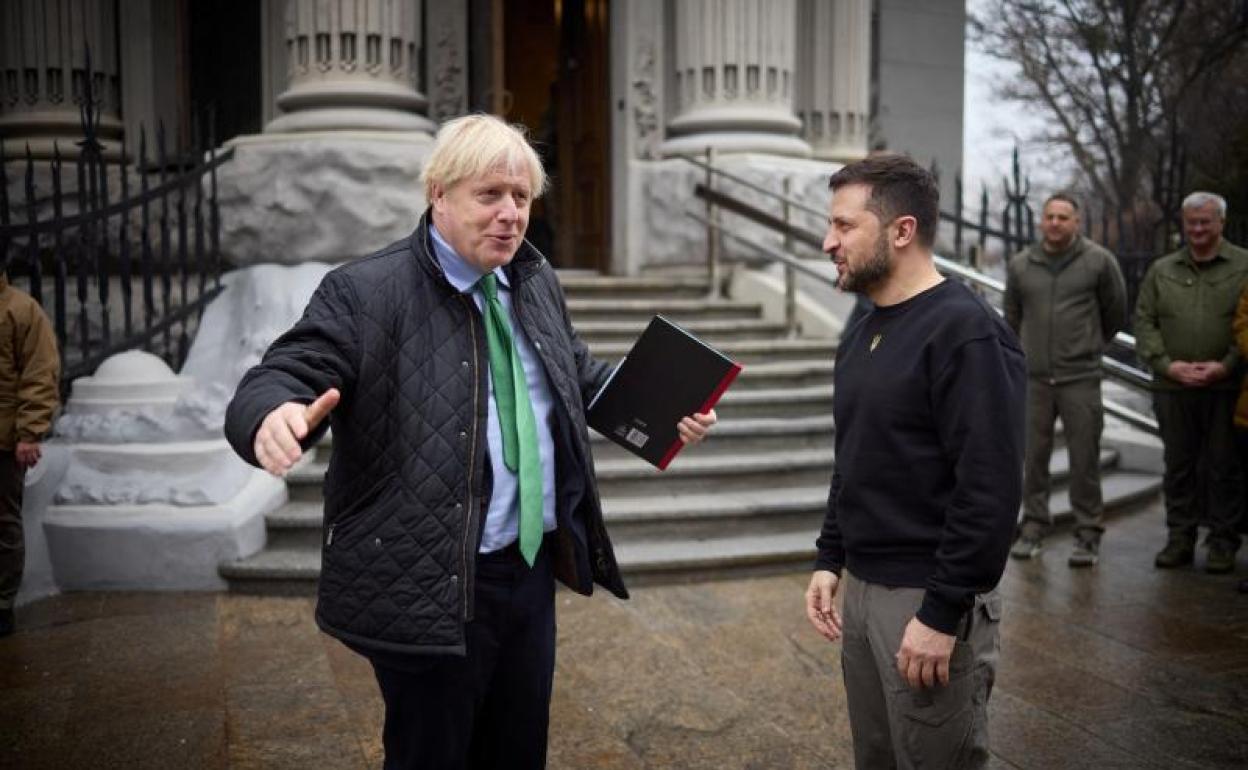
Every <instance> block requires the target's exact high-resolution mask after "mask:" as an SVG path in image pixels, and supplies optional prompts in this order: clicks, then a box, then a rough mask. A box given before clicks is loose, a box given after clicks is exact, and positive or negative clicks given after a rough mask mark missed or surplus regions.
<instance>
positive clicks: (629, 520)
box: [602, 469, 830, 543]
mask: <svg viewBox="0 0 1248 770" xmlns="http://www.w3.org/2000/svg"><path fill="white" fill-rule="evenodd" d="M829 474H830V469H829ZM828 482H829V479H824V480H822V481H815V482H813V483H809V484H805V485H802V486H784V487H759V488H755V489H748V490H736V491H733V492H720V491H705V492H691V493H680V494H668V495H654V494H646V495H644V496H637V497H614V498H606V497H604V498H603V501H602V505H603V517H604V518H605V519H606V522H607V529H608V530H609V531H610V532H611V538H612V542H615V543H626V542H629V541H632V540H646V539H656V540H659V539H668V540H690V539H693V540H697V539H705V538H708V537H715V536H723V535H724V534H725V533H729V532H731V533H733V534H746V533H750V532H753V533H756V534H760V535H765V534H771V533H775V532H777V531H788V530H793V529H800V530H802V531H812V529H813V530H814V531H817V530H818V529H819V526H820V524H821V522H822V521H823V515H824V513H825V512H826V510H827V504H828Z"/></svg>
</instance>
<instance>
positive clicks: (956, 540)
mask: <svg viewBox="0 0 1248 770" xmlns="http://www.w3.org/2000/svg"><path fill="white" fill-rule="evenodd" d="M831 188H832V191H833V192H832V204H831V211H830V216H829V220H828V233H827V236H826V237H825V238H824V242H823V250H824V251H825V252H826V253H828V254H829V255H830V256H831V257H832V261H833V262H834V263H835V264H836V266H837V270H838V274H839V278H838V286H839V288H841V289H842V290H845V291H853V292H859V293H862V294H866V295H867V296H868V297H870V299H871V301H872V302H873V303H874V304H875V309H874V310H873V311H872V312H871V313H869V314H868V315H867V316H866V317H865V318H863V319H862V320H861V321H859V322H858V323H857V324H855V325H854V326H853V327H852V328H850V329H847V330H846V332H845V334H844V336H843V337H842V339H841V343H840V347H839V349H838V351H837V356H836V373H835V388H836V390H835V395H834V396H833V412H834V413H835V417H836V466H835V470H834V471H833V475H832V488H831V491H830V492H829V495H828V513H827V517H826V518H825V520H824V524H823V531H822V533H821V534H820V536H819V539H818V541H817V546H818V549H819V556H818V560H817V561H816V564H815V572H814V575H813V576H812V577H811V581H810V587H809V588H808V589H807V591H806V614H807V616H808V617H809V619H810V622H811V623H812V624H813V625H814V626H815V629H816V630H818V631H819V633H821V634H823V635H824V636H825V637H827V638H828V639H829V640H836V639H842V638H843V641H842V648H841V662H842V669H843V672H844V677H845V689H846V695H847V701H848V707H849V722H850V730H851V732H852V734H853V739H854V759H855V763H856V765H857V766H858V767H859V768H879V767H897V768H910V767H918V766H923V767H927V766H929V763H930V766H931V767H958V768H966V767H983V766H986V764H987V761H988V734H987V702H988V695H989V693H990V692H991V689H992V682H993V677H994V673H995V669H996V659H997V651H998V648H999V629H998V623H999V620H1000V617H1001V602H1000V598H999V597H998V596H997V595H996V593H995V591H994V589H995V588H996V585H997V582H998V581H999V580H1000V578H1001V573H1002V571H1003V570H1004V569H1005V562H1006V556H1007V554H1008V552H1009V548H1010V539H1011V535H1012V534H1013V531H1014V524H1015V521H1016V519H1017V517H1018V509H1019V503H1020V501H1021V499H1022V468H1023V435H1024V432H1023V426H1024V404H1025V403H1026V401H1025V393H1026V378H1027V373H1026V366H1025V363H1024V359H1023V353H1022V350H1021V348H1020V347H1019V343H1018V339H1017V338H1016V337H1015V335H1014V332H1012V331H1011V330H1010V328H1009V327H1008V326H1007V325H1006V324H1005V322H1004V321H1003V320H1002V319H1001V318H1000V317H999V316H998V315H997V314H996V313H995V312H994V311H993V310H992V309H991V308H990V307H989V306H988V305H987V304H986V303H984V302H983V300H981V299H980V298H979V297H977V296H976V295H975V294H973V293H972V292H971V291H970V290H969V289H967V288H966V287H965V286H963V285H962V284H960V283H957V282H955V281H947V280H945V279H944V278H942V277H941V275H940V274H939V273H938V272H937V271H936V268H935V265H934V264H933V261H932V242H933V240H934V239H935V235H936V225H937V220H938V217H939V208H938V207H939V193H938V191H937V188H936V183H935V180H934V179H933V178H932V175H931V174H930V173H928V172H927V171H925V170H924V169H923V168H922V167H920V166H918V165H916V164H915V163H914V162H913V161H911V160H910V159H909V158H905V157H902V156H896V155H877V156H872V157H869V158H867V159H865V160H863V161H859V162H857V163H853V164H850V165H848V166H846V167H845V168H843V169H841V170H840V171H838V172H837V173H836V174H834V175H833V176H832V180H831ZM838 592H839V593H841V594H843V597H844V606H843V608H842V612H838V611H837V610H836V609H835V607H834V599H835V596H836V594H837V593H838Z"/></svg>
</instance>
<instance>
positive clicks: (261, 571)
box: [218, 548, 321, 596]
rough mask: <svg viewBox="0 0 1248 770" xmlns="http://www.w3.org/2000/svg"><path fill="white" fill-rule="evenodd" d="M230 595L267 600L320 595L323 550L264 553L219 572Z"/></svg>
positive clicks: (228, 566)
mask: <svg viewBox="0 0 1248 770" xmlns="http://www.w3.org/2000/svg"><path fill="white" fill-rule="evenodd" d="M218 572H220V574H221V577H223V578H225V579H226V580H227V581H229V584H230V591H231V592H233V593H240V594H256V595H264V596H309V595H313V594H315V593H316V580H317V578H318V577H320V575H321V551H320V549H319V548H293V549H291V548H283V549H281V550H278V549H268V548H266V549H265V550H263V551H261V552H260V553H258V554H256V555H255V556H250V557H248V558H246V559H237V560H235V561H229V562H225V563H224V564H222V565H221V566H220V567H219V568H218Z"/></svg>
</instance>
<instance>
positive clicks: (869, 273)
mask: <svg viewBox="0 0 1248 770" xmlns="http://www.w3.org/2000/svg"><path fill="white" fill-rule="evenodd" d="M845 266H846V267H849V262H848V260H847V261H846V263H845ZM892 274H893V257H892V255H891V254H890V253H889V251H888V232H887V230H886V231H885V232H882V233H880V237H879V238H877V239H876V241H875V249H874V251H872V252H871V258H870V259H868V260H867V261H866V262H864V263H863V264H861V265H859V266H858V267H856V268H851V269H849V270H848V271H847V272H846V273H845V275H844V276H842V278H841V282H840V289H841V291H851V292H854V293H855V294H868V293H870V291H871V289H874V288H875V287H876V286H878V285H880V284H881V283H883V282H884V280H885V279H887V278H888V277H889V276H890V275H892Z"/></svg>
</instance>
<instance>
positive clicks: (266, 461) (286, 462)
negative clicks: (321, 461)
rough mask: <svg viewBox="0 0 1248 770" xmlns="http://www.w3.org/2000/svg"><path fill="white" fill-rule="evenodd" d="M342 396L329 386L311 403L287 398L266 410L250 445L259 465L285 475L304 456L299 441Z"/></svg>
mask: <svg viewBox="0 0 1248 770" xmlns="http://www.w3.org/2000/svg"><path fill="white" fill-rule="evenodd" d="M339 398H341V394H339V392H338V389H337V388H330V389H329V390H327V391H325V392H324V393H322V394H321V397H320V398H318V399H317V400H315V401H313V402H312V403H310V404H300V403H298V402H296V401H287V402H286V403H284V404H282V405H281V406H279V407H278V408H276V409H274V410H273V411H271V412H269V414H268V416H267V417H265V418H264V422H262V423H260V428H259V430H257V431H256V441H255V444H254V445H253V446H252V449H254V450H255V453H256V460H258V461H259V462H260V467H261V468H264V469H265V470H266V471H268V472H269V473H272V474H273V475H274V476H285V475H286V473H287V471H289V470H290V469H291V466H293V465H294V464H295V463H297V462H298V461H299V458H300V457H303V450H302V449H301V448H300V442H301V441H303V439H305V438H307V436H308V434H309V433H311V432H312V431H313V430H315V429H316V426H317V425H320V424H321V421H322V420H324V419H325V418H326V417H328V416H329V413H330V412H332V411H333V409H334V407H335V406H337V405H338V399H339Z"/></svg>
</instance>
